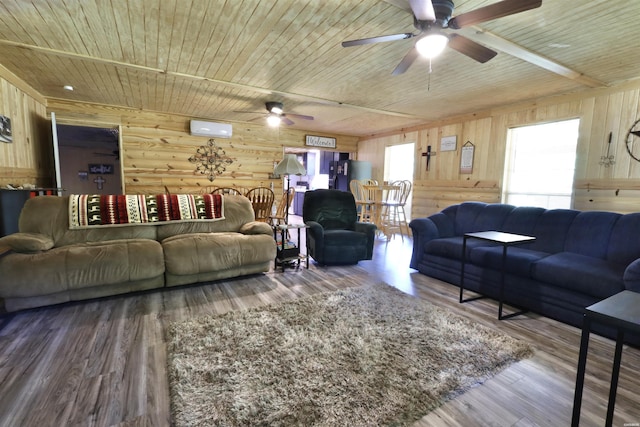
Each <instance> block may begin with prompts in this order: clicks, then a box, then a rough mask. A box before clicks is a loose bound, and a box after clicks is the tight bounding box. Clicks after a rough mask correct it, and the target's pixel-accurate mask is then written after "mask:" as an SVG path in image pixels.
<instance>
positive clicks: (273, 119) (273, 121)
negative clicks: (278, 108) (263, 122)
mask: <svg viewBox="0 0 640 427" xmlns="http://www.w3.org/2000/svg"><path fill="white" fill-rule="evenodd" d="M280 122H282V120H281V119H280V116H279V115H278V114H276V113H269V115H268V116H267V124H268V125H269V126H271V127H272V128H275V127H278V126H280Z"/></svg>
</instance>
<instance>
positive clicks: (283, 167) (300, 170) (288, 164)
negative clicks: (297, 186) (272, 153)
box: [273, 154, 307, 175]
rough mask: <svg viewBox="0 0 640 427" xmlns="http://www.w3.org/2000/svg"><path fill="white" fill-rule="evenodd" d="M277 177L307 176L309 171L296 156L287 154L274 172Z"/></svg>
mask: <svg viewBox="0 0 640 427" xmlns="http://www.w3.org/2000/svg"><path fill="white" fill-rule="evenodd" d="M273 173H274V174H276V175H306V174H307V170H306V169H305V168H304V166H302V165H301V164H300V162H299V161H298V159H297V158H296V155H295V154H285V155H284V159H282V160H281V161H280V163H278V165H277V166H276V168H275V169H274V171H273Z"/></svg>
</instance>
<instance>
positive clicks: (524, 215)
mask: <svg viewBox="0 0 640 427" xmlns="http://www.w3.org/2000/svg"><path fill="white" fill-rule="evenodd" d="M545 211H546V209H544V208H535V207H527V206H519V207H517V208H515V209H513V210H512V211H511V213H510V214H509V216H508V217H507V219H506V220H505V221H504V224H503V225H502V229H501V230H500V231H504V232H507V233H514V234H523V235H525V236H533V235H534V234H533V232H534V229H535V226H536V224H538V220H539V219H540V217H541V216H542V214H543V213H544V212H545Z"/></svg>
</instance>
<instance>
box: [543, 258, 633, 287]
mask: <svg viewBox="0 0 640 427" xmlns="http://www.w3.org/2000/svg"><path fill="white" fill-rule="evenodd" d="M625 267H626V265H625V264H618V263H613V262H609V261H605V260H603V259H599V258H594V257H591V256H586V255H581V254H576V253H573V252H561V253H557V254H553V255H549V256H548V257H545V258H542V259H541V260H539V261H537V262H535V263H534V264H533V265H532V269H531V276H532V278H533V279H535V280H538V281H540V282H545V283H550V284H552V285H556V286H558V287H559V288H565V289H570V290H573V291H577V292H581V293H585V294H588V295H591V296H594V297H598V298H607V297H610V296H611V295H613V294H615V293H617V292H620V291H622V290H624V284H623V282H622V276H623V274H624V270H625Z"/></svg>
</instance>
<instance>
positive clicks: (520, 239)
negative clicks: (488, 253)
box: [460, 231, 536, 320]
mask: <svg viewBox="0 0 640 427" xmlns="http://www.w3.org/2000/svg"><path fill="white" fill-rule="evenodd" d="M468 239H479V240H485V241H487V242H492V243H498V244H500V245H502V268H501V272H500V300H499V304H498V320H503V319H508V318H510V317H513V316H517V315H519V314H522V313H526V310H521V311H518V312H516V313H511V314H507V315H505V316H503V315H502V305H503V300H504V274H505V269H506V264H507V248H508V247H509V246H513V245H519V244H522V243H531V242H533V241H534V240H536V238H535V237H533V236H524V235H522V234H513V233H503V232H502V231H479V232H476V233H465V234H464V237H463V238H462V264H461V267H460V302H461V303H462V302H467V301H473V300H475V299H478V298H483V297H475V298H469V299H466V300H465V299H464V298H463V292H464V267H465V264H466V261H467V240H468Z"/></svg>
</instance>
